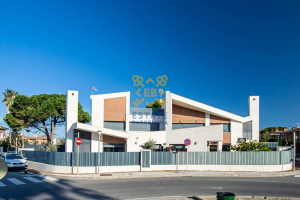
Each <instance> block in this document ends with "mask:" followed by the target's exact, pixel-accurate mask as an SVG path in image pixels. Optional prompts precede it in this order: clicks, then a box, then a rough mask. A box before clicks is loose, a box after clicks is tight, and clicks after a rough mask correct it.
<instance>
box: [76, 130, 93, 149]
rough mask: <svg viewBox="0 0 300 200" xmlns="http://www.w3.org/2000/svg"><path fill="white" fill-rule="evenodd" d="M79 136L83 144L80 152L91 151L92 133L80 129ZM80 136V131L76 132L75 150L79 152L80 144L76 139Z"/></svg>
mask: <svg viewBox="0 0 300 200" xmlns="http://www.w3.org/2000/svg"><path fill="white" fill-rule="evenodd" d="M79 137H80V138H81V145H80V146H79V152H91V133H90V132H85V131H79ZM77 138H78V131H76V132H75V134H74V140H73V151H74V152H77V149H78V147H77V146H78V145H77V144H76V139H77Z"/></svg>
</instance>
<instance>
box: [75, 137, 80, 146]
mask: <svg viewBox="0 0 300 200" xmlns="http://www.w3.org/2000/svg"><path fill="white" fill-rule="evenodd" d="M76 144H77V145H78V146H79V145H81V138H77V139H76Z"/></svg>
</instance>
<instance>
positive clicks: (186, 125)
mask: <svg viewBox="0 0 300 200" xmlns="http://www.w3.org/2000/svg"><path fill="white" fill-rule="evenodd" d="M201 126H204V124H172V129H173V130H174V129H183V128H195V127H201Z"/></svg>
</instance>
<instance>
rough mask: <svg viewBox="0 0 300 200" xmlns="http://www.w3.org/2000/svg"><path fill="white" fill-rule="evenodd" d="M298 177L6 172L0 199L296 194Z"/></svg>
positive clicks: (297, 191)
mask: <svg viewBox="0 0 300 200" xmlns="http://www.w3.org/2000/svg"><path fill="white" fill-rule="evenodd" d="M299 188H300V178H297V177H276V178H238V177H232V178H231V177H230V178H211V177H209V178H203V177H180V178H147V179H118V180H69V179H58V178H51V177H48V176H46V177H43V176H32V175H24V174H22V173H10V174H8V175H6V177H4V178H3V179H2V180H0V199H18V200H19V199H34V200H36V199H136V198H154V197H166V198H167V197H169V198H171V197H174V196H176V197H179V196H180V197H191V196H194V195H216V192H218V191H229V192H233V193H235V194H236V195H239V196H278V197H300V189H299Z"/></svg>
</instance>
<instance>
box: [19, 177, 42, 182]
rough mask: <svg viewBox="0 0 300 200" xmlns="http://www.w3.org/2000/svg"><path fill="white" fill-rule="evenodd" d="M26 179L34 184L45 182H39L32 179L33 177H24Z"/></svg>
mask: <svg viewBox="0 0 300 200" xmlns="http://www.w3.org/2000/svg"><path fill="white" fill-rule="evenodd" d="M24 178H25V179H27V180H29V181H31V182H34V183H42V182H44V181H41V180H38V179H36V178H32V177H24Z"/></svg>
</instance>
